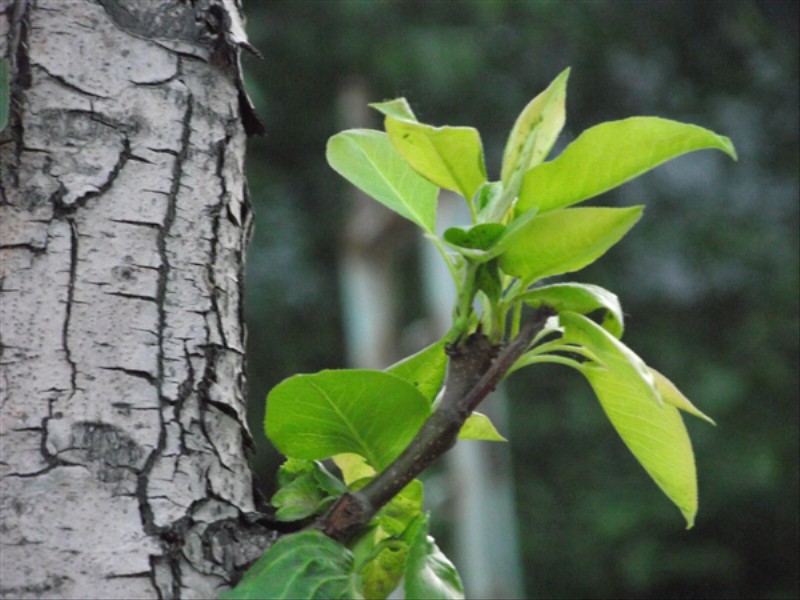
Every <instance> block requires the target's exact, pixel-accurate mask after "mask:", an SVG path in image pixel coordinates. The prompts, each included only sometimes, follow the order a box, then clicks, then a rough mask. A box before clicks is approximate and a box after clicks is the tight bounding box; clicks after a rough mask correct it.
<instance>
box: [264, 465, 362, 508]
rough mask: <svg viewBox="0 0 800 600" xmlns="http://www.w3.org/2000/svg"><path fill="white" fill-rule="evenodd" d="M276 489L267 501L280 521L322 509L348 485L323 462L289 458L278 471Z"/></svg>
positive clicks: (344, 490) (342, 492) (343, 491)
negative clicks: (335, 475)
mask: <svg viewBox="0 0 800 600" xmlns="http://www.w3.org/2000/svg"><path fill="white" fill-rule="evenodd" d="M278 484H279V486H280V487H279V489H278V491H277V492H275V494H274V495H273V496H272V498H271V500H270V504H272V506H274V507H275V508H276V509H277V510H276V511H275V518H277V519H278V520H279V521H296V520H298V519H304V518H306V517H309V516H311V515H314V514H317V513H320V512H322V511H323V510H324V509H325V508H327V507H328V506H329V505H330V504H331V502H333V500H335V499H336V498H337V497H338V496H341V495H342V494H344V493H345V492H346V491H347V487H346V486H345V485H344V484H343V483H342V482H341V481H339V480H338V479H336V477H334V476H333V475H331V474H330V473H329V472H328V471H327V470H326V469H325V467H324V466H322V463H319V462H316V461H310V460H301V459H297V458H290V459H288V460H287V461H286V462H285V463H284V464H283V465H282V466H281V468H280V469H279V470H278Z"/></svg>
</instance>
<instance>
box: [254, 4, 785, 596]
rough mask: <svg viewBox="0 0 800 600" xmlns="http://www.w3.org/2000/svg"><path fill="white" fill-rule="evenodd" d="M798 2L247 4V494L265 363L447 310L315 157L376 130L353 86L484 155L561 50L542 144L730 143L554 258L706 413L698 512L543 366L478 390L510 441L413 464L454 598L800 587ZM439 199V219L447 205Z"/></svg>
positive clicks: (382, 352)
mask: <svg viewBox="0 0 800 600" xmlns="http://www.w3.org/2000/svg"><path fill="white" fill-rule="evenodd" d="M798 6H800V3H798V2H796V1H794V0H790V1H754V0H753V1H751V0H735V1H731V0H725V1H724V2H722V1H714V0H707V1H703V2H689V1H664V0H662V1H640V2H624V1H613V2H611V1H602V0H597V1H583V2H579V1H568V0H560V1H536V0H529V1H522V0H518V1H502V0H482V1H480V0H476V1H472V2H462V1H456V0H449V1H428V2H411V1H402V2H398V1H380V0H360V1H353V0H317V1H310V0H286V1H281V0H270V1H269V2H267V1H261V0H247V1H246V2H245V10H246V12H247V16H248V31H249V35H250V38H251V39H250V41H251V42H252V44H253V45H254V46H256V47H257V48H258V49H259V50H260V51H261V52H262V53H263V55H264V60H262V61H258V60H255V59H253V60H249V59H248V60H247V63H246V75H247V82H248V88H249V89H250V91H251V94H252V96H253V98H254V101H255V102H256V105H257V107H258V109H259V111H260V114H261V115H262V116H263V117H264V119H265V121H266V122H267V128H268V135H267V137H266V138H263V139H253V140H251V143H250V146H249V158H248V164H249V167H248V177H249V186H250V191H251V195H252V199H253V203H254V205H255V209H256V233H255V237H254V239H253V242H252V245H251V248H250V255H249V259H248V260H249V262H248V268H247V272H248V278H249V281H248V283H247V290H248V292H247V294H248V295H247V318H248V321H249V336H250V337H249V348H248V352H249V358H248V362H249V382H250V397H251V403H252V406H251V411H250V416H251V419H252V421H251V428H252V430H253V432H254V434H255V435H256V437H257V438H258V440H259V449H258V452H257V455H256V457H255V459H254V460H255V467H256V471H257V476H258V477H259V479H260V485H261V486H262V488H263V491H264V494H265V495H266V496H267V497H269V496H270V495H271V493H272V491H273V488H272V486H273V479H272V478H273V476H274V472H275V469H276V468H277V465H278V464H279V461H280V458H279V457H278V455H277V454H276V453H275V451H274V450H272V449H271V447H270V446H269V443H268V442H267V441H266V439H265V438H264V437H263V435H261V432H262V431H263V427H262V421H263V414H264V398H265V396H266V394H267V392H268V391H269V389H270V388H271V387H272V386H274V385H275V384H277V383H278V382H279V381H281V380H282V379H284V378H285V377H288V376H290V375H292V374H294V373H297V372H312V371H316V370H319V369H324V368H341V367H346V366H375V367H381V366H384V365H385V364H386V363H388V362H391V361H394V360H396V359H398V358H400V357H401V356H403V355H405V354H408V353H411V352H413V351H415V350H417V349H418V348H420V347H422V346H423V345H424V344H425V343H427V342H428V341H431V340H432V339H435V337H436V335H437V334H438V332H439V330H440V328H441V327H442V326H443V325H442V317H441V316H439V313H440V312H441V306H442V302H445V303H446V296H447V289H446V288H442V287H441V285H438V282H439V280H440V278H439V277H438V276H437V274H436V270H435V267H434V266H432V265H431V263H430V261H429V260H428V255H427V253H426V250H425V246H424V244H423V243H422V242H421V241H420V240H419V239H418V238H417V237H416V233H415V231H414V227H413V226H411V225H410V224H409V223H406V222H404V221H403V220H402V219H396V218H394V217H392V216H391V215H390V214H389V213H388V211H385V210H383V209H381V208H379V207H377V205H376V206H374V207H373V206H372V205H369V204H365V203H364V200H363V198H360V197H359V196H358V195H357V194H355V193H354V192H353V190H352V189H351V188H349V187H348V185H347V184H346V182H345V181H344V180H343V179H341V178H340V177H339V176H338V175H336V174H335V173H334V172H333V171H332V170H331V169H330V168H329V167H328V166H327V164H326V162H325V143H326V141H327V139H328V138H329V137H330V136H331V135H333V134H334V133H336V132H337V131H339V130H341V129H344V128H347V127H353V126H367V127H375V128H380V120H379V118H378V115H377V114H370V113H371V112H373V111H369V110H368V109H366V106H365V104H366V102H368V101H369V102H373V101H380V100H385V99H390V98H395V97H398V96H405V97H407V98H408V100H409V102H410V103H411V105H412V107H413V109H414V111H415V112H416V114H417V116H418V117H419V118H420V120H422V121H425V122H427V123H431V124H436V125H442V124H450V125H470V126H474V127H477V128H478V129H479V130H480V132H481V134H482V138H483V143H484V150H485V154H486V161H487V167H488V170H489V174H490V178H493V179H497V178H498V172H499V166H500V159H501V156H502V151H503V146H504V144H505V140H506V136H507V134H508V131H509V129H510V127H511V125H512V124H513V122H514V119H515V118H516V115H517V114H518V113H519V111H520V110H521V109H522V108H523V107H524V106H525V104H526V103H527V102H528V101H529V100H530V99H531V98H532V97H533V96H535V95H536V94H538V93H539V92H540V91H541V90H542V89H544V87H545V86H546V85H547V84H548V83H549V82H550V81H551V80H552V79H553V78H554V77H555V76H556V75H557V74H558V73H559V72H561V71H562V70H563V69H564V68H566V67H567V66H571V67H572V73H571V76H570V81H569V87H568V94H567V125H566V127H565V130H564V132H563V133H562V136H561V139H560V141H559V143H558V144H557V146H556V148H555V149H554V153H555V154H557V153H558V152H560V151H561V150H562V149H563V147H564V146H565V145H566V144H567V143H569V142H570V141H571V140H573V139H574V138H575V137H576V136H577V135H578V134H579V133H580V132H581V131H583V130H584V129H586V128H588V127H591V126H593V125H596V124H598V123H599V122H601V121H604V120H613V119H621V118H625V117H628V116H633V115H656V116H661V117H665V118H670V119H675V120H680V121H686V122H690V123H695V124H698V125H701V126H704V127H707V128H710V129H712V130H714V131H716V132H718V133H721V134H724V135H727V136H729V137H731V138H732V139H733V141H734V143H735V145H736V148H737V150H738V152H739V162H738V163H734V162H732V161H730V160H729V159H728V158H727V157H725V156H724V155H723V154H722V153H719V152H711V151H705V152H699V153H693V154H690V155H688V156H686V157H683V158H680V159H677V160H675V161H673V162H671V163H669V164H667V165H665V166H662V167H660V168H659V169H657V170H656V171H654V172H651V173H649V174H647V175H646V176H643V177H642V178H640V179H637V180H635V181H634V182H631V183H629V184H626V185H625V186H623V187H622V188H619V189H618V190H615V191H613V192H610V193H608V194H605V195H603V196H601V197H599V198H598V199H596V200H595V201H592V203H593V204H598V205H604V206H627V205H632V204H640V203H641V204H645V205H646V206H647V208H646V211H645V216H644V219H643V220H642V221H641V222H640V223H639V224H638V225H637V226H636V227H635V228H634V229H633V231H632V232H631V233H630V234H629V235H628V236H627V237H626V238H625V239H624V240H623V242H622V243H621V244H619V245H618V246H616V247H615V248H614V249H612V250H611V251H610V252H609V253H608V254H607V255H606V256H604V257H603V259H601V260H600V261H599V262H598V263H596V264H594V265H592V266H591V267H589V268H587V269H585V270H583V271H581V272H579V273H576V274H573V276H571V277H569V279H571V280H575V281H582V282H590V283H596V284H598V285H602V286H604V287H606V288H608V289H610V290H612V291H614V292H616V293H617V294H618V295H619V297H620V300H621V302H622V305H623V308H624V310H625V312H626V314H627V319H628V320H627V325H628V328H627V330H626V335H625V341H626V343H627V344H628V345H629V346H631V347H632V348H633V349H634V350H635V351H636V352H638V353H639V354H640V355H641V356H642V357H643V358H644V359H645V360H646V361H647V362H648V363H650V364H652V365H653V366H655V367H656V368H658V369H659V370H661V371H662V372H665V373H667V374H668V375H669V376H670V377H671V378H672V379H673V381H675V383H676V384H677V385H678V386H679V387H680V388H681V389H682V390H683V391H684V392H685V393H686V395H687V396H688V397H689V398H691V399H692V400H693V401H694V402H695V403H696V404H697V405H698V406H699V407H700V408H701V409H702V410H704V411H705V412H707V413H708V414H710V415H711V416H712V417H713V418H714V419H715V420H716V421H717V423H718V427H716V428H713V427H710V426H708V425H706V424H705V423H703V422H701V421H698V420H695V419H691V418H689V419H687V425H688V427H689V430H690V434H691V436H692V439H693V442H694V447H695V452H696V456H697V466H698V474H699V481H700V512H699V514H698V517H697V524H696V526H695V527H694V529H692V530H691V531H686V530H685V529H684V523H683V521H682V518H681V516H680V514H679V512H678V511H677V510H676V509H675V508H674V507H673V506H671V504H670V503H669V502H668V500H667V499H666V498H665V497H664V496H663V495H662V493H661V492H660V491H659V490H658V488H657V487H656V486H655V485H654V484H653V482H652V481H651V480H650V479H649V478H648V477H647V475H646V474H645V473H644V471H643V470H642V469H641V468H640V467H639V466H638V464H637V463H636V462H635V460H634V459H633V457H632V456H631V455H630V454H629V453H628V451H627V450H626V449H625V447H624V446H623V445H622V443H621V442H620V440H619V439H618V438H617V437H616V434H615V433H614V432H613V430H612V428H611V426H610V425H609V424H608V422H607V420H606V419H605V417H604V415H603V413H602V411H601V409H600V407H599V405H598V404H597V402H596V400H595V399H594V397H593V395H592V392H591V389H590V388H589V386H588V384H587V383H586V382H585V381H584V380H583V378H581V377H580V376H579V375H578V374H576V373H574V372H572V371H571V370H568V369H564V368H561V367H559V366H550V365H547V366H538V367H536V368H532V369H528V370H524V371H522V372H520V373H519V374H516V375H514V376H513V377H512V378H510V380H509V382H508V384H507V385H506V386H505V387H504V390H503V391H502V393H501V394H498V398H496V399H490V400H489V401H488V403H489V404H490V405H491V406H488V407H487V410H491V411H493V412H494V416H495V418H496V419H497V420H498V421H499V422H500V423H501V425H500V427H501V429H502V433H504V434H505V435H506V436H507V437H508V438H509V440H510V443H509V444H490V443H483V444H478V443H462V444H459V446H461V447H463V448H466V450H463V449H462V450H460V451H459V452H460V454H459V456H460V457H461V458H460V459H458V458H456V459H450V460H448V461H447V463H446V464H444V465H442V466H440V467H439V468H438V469H437V470H436V471H435V472H434V473H432V474H431V475H430V476H429V477H428V481H427V484H426V494H427V496H426V501H427V503H428V505H429V506H430V507H431V508H432V509H433V510H434V511H435V513H434V517H435V519H436V525H435V531H434V533H435V535H436V537H437V540H438V541H439V542H440V545H441V546H442V547H443V549H444V551H445V553H446V554H447V555H448V556H450V557H452V558H453V559H454V561H455V562H456V563H457V565H459V567H460V568H461V570H462V576H463V577H464V578H465V580H466V583H467V589H468V593H469V594H470V595H471V597H514V596H517V597H524V598H653V599H655V598H727V599H736V598H748V599H749V598H776V599H780V598H786V599H789V598H798V597H800V590H799V589H798V572H799V571H800V568H799V567H798V562H799V561H800V541H799V540H800V532H799V529H800V525H799V522H800V519H799V517H798V513H799V509H798V506H800V473H799V468H798V462H799V460H798V453H799V452H800V448H798V432H799V430H800V414H799V411H798V406H799V405H800V400H799V394H800V390H799V389H798V370H799V365H800V351H799V350H798V339H799V338H800V325H799V317H798V315H799V314H800V306H798V303H799V299H798V297H799V295H800V291H799V289H798V288H799V285H800V284H799V283H798V271H799V270H800V264H799V263H800V248H799V244H798V230H799V228H800V222H799V217H798V212H799V211H798V207H799V204H800V192H799V191H798V175H799V173H800V157H799V151H798V127H799V126H800V123H798V103H799V100H800V99H799V98H798V56H799V52H798V21H799V19H798ZM442 202H443V204H442V210H441V211H440V213H441V214H440V219H441V220H445V219H455V220H456V221H457V220H458V218H459V216H458V210H457V208H455V207H453V206H451V204H450V203H449V201H448V200H447V199H443V201H442ZM442 298H444V300H442ZM445 312H446V311H445ZM500 446H502V448H500ZM495 492H496V493H497V495H496V496H492V495H491V494H494V493H495ZM487 493H488V494H489V496H488V497H487V496H486V494H487ZM476 494H477V495H476ZM481 494H483V496H481Z"/></svg>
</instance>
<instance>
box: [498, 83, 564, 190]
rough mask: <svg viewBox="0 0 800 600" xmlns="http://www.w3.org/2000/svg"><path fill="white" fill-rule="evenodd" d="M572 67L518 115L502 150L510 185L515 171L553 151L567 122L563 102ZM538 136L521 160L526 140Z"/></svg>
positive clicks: (537, 161)
mask: <svg viewBox="0 0 800 600" xmlns="http://www.w3.org/2000/svg"><path fill="white" fill-rule="evenodd" d="M568 78H569V69H566V70H564V71H563V72H562V73H561V74H560V75H559V76H558V77H556V78H555V79H554V80H553V82H552V83H551V84H550V85H549V86H548V87H547V89H546V90H545V91H543V92H542V93H541V94H539V95H538V96H536V98H534V99H533V100H531V101H530V103H528V105H527V106H526V107H525V108H524V109H523V111H522V112H521V113H520V115H519V117H517V121H516V122H515V123H514V127H513V128H512V129H511V134H510V135H509V136H508V141H507V142H506V147H505V150H504V152H503V168H502V176H501V179H502V181H503V183H505V184H508V182H509V181H510V180H511V176H512V173H513V172H514V171H515V170H519V171H521V172H522V173H524V172H526V171H527V170H528V169H530V168H532V167H534V166H536V165H538V164H539V163H541V162H542V161H543V160H544V159H545V158H546V157H547V154H548V153H549V152H550V149H551V148H552V147H553V144H554V143H555V141H556V138H557V137H558V134H559V133H561V129H562V128H563V127H564V122H565V121H566V112H565V108H564V103H565V99H566V95H567V79H568ZM532 136H536V139H535V141H533V146H532V148H531V151H530V152H529V156H528V160H527V161H520V158H521V157H522V156H523V153H524V148H525V144H526V142H527V141H528V140H529V139H530V138H531V137H532Z"/></svg>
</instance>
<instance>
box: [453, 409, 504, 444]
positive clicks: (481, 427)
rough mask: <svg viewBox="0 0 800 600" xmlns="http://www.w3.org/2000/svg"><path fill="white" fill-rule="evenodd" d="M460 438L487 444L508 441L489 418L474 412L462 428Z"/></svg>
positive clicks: (459, 433)
mask: <svg viewBox="0 0 800 600" xmlns="http://www.w3.org/2000/svg"><path fill="white" fill-rule="evenodd" d="M458 438H459V439H461V440H485V441H487V442H507V441H508V440H507V439H506V438H504V437H503V436H502V435H500V433H498V431H497V429H496V428H495V426H494V424H493V423H492V422H491V421H490V420H489V417H487V416H486V415H484V414H483V413H479V412H473V413H472V414H471V415H470V416H469V417H467V420H466V421H464V424H463V425H462V426H461V431H459V432H458Z"/></svg>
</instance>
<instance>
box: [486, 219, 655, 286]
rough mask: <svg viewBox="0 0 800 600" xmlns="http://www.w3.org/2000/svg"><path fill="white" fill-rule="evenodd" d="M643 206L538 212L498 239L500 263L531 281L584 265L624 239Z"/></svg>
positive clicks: (521, 277)
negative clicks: (500, 252) (540, 213)
mask: <svg viewBox="0 0 800 600" xmlns="http://www.w3.org/2000/svg"><path fill="white" fill-rule="evenodd" d="M642 210H643V207H641V206H632V207H629V208H573V209H568V210H560V211H556V212H551V213H547V214H544V215H537V216H536V218H534V219H531V220H530V221H529V222H528V223H526V224H525V225H523V226H522V227H518V228H514V229H513V230H511V231H509V233H508V236H507V237H506V238H504V239H503V240H501V241H500V242H498V246H502V247H504V248H505V252H504V253H503V254H501V255H500V267H501V268H502V269H503V271H505V272H506V273H508V274H509V275H514V276H515V277H519V278H520V279H522V280H523V281H525V282H529V283H530V282H533V281H536V280H538V279H541V278H542V277H547V276H550V275H559V274H561V273H568V272H570V271H577V270H579V269H582V268H583V267H585V266H587V265H589V264H591V263H593V262H594V261H595V260H597V259H598V258H600V257H601V256H602V255H603V254H605V252H606V251H607V250H608V249H609V248H611V246H613V245H614V244H616V243H617V242H618V241H619V240H620V239H622V237H623V236H624V235H625V234H626V233H627V232H628V231H629V230H630V228H631V227H633V226H634V225H635V224H636V222H637V221H638V220H639V218H640V217H641V216H642ZM509 229H511V228H509Z"/></svg>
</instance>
